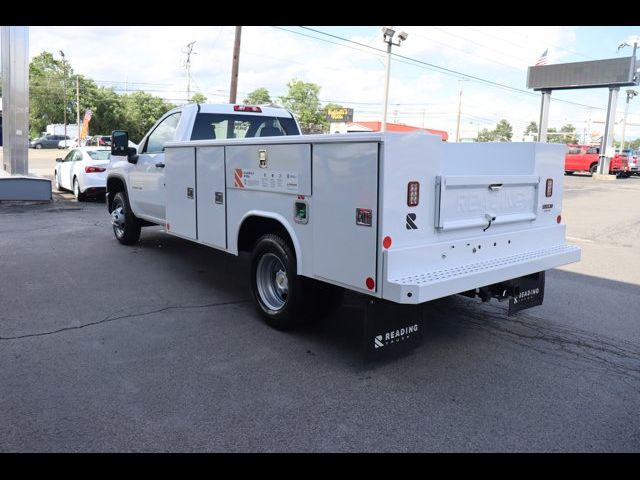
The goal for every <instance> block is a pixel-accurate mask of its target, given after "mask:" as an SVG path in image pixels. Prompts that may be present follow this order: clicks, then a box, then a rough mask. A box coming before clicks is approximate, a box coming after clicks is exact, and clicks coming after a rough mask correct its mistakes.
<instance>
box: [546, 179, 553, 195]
mask: <svg viewBox="0 0 640 480" xmlns="http://www.w3.org/2000/svg"><path fill="white" fill-rule="evenodd" d="M544 195H545V196H546V197H550V196H551V195H553V178H547V188H546V189H545V191H544Z"/></svg>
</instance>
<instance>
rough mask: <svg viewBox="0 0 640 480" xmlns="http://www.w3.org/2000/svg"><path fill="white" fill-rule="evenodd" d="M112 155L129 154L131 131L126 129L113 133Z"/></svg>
mask: <svg viewBox="0 0 640 480" xmlns="http://www.w3.org/2000/svg"><path fill="white" fill-rule="evenodd" d="M111 155H119V156H124V155H127V156H128V155H129V133H128V132H127V131H126V130H114V131H113V132H112V133H111Z"/></svg>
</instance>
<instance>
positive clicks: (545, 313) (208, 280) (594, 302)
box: [136, 228, 640, 377]
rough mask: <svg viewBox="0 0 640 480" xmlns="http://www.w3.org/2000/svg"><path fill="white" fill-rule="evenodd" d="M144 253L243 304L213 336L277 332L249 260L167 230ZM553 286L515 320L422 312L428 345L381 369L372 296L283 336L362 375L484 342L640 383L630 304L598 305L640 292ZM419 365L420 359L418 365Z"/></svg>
mask: <svg viewBox="0 0 640 480" xmlns="http://www.w3.org/2000/svg"><path fill="white" fill-rule="evenodd" d="M136 248H142V249H146V250H150V251H153V253H154V257H156V258H157V261H161V262H163V263H164V264H165V265H166V267H165V268H166V269H167V270H168V271H170V272H171V277H173V278H172V282H175V284H176V285H184V286H185V288H187V286H188V285H194V286H198V287H199V288H200V289H201V290H202V291H204V292H206V291H212V292H215V296H216V297H223V298H229V299H234V300H236V299H237V300H238V301H239V302H241V303H243V305H242V309H243V310H244V311H245V313H246V315H243V316H242V317H238V318H236V319H235V322H237V323H234V324H233V325H229V324H226V323H218V321H216V320H213V319H212V322H211V323H210V325H211V328H213V329H215V328H231V329H234V328H240V329H245V328H248V329H251V330H254V334H255V335H258V336H263V335H265V334H267V335H268V336H271V334H269V333H265V332H267V331H270V329H269V327H267V326H266V325H265V324H264V323H263V321H262V319H261V318H260V316H259V314H258V313H257V312H256V310H255V307H254V305H253V303H252V299H251V295H250V293H249V281H248V272H249V256H248V255H247V254H240V256H239V257H233V256H231V255H228V254H226V253H224V252H221V251H217V250H215V249H212V248H209V247H207V246H203V245H198V244H194V243H192V242H189V241H187V240H183V239H180V238H177V237H174V236H170V235H166V234H164V233H163V232H162V230H161V229H159V228H158V229H145V232H144V233H143V236H142V238H141V240H140V243H139V245H138V246H137V247H136ZM547 282H548V285H549V284H550V285H553V288H548V289H547V294H546V298H545V304H544V305H543V306H541V307H535V308H532V309H530V310H526V311H523V312H519V313H518V314H517V315H514V316H511V317H509V316H508V315H507V309H508V305H507V303H506V302H505V303H498V302H496V301H495V300H492V301H490V302H488V303H481V302H480V301H479V300H478V299H469V298H466V297H462V296H459V295H453V296H450V297H445V298H441V299H437V300H434V301H431V302H428V303H426V304H424V305H423V307H422V312H421V315H422V325H421V329H422V337H423V342H422V344H421V345H420V346H418V347H417V348H415V349H412V350H408V351H406V352H404V353H402V352H400V353H394V354H390V355H389V356H388V357H383V358H381V359H379V360H376V361H373V362H368V361H367V360H366V358H365V349H366V348H365V347H366V345H365V343H364V341H365V318H366V315H365V301H366V300H367V299H368V298H369V297H367V296H365V295H361V294H357V293H352V292H346V294H345V298H344V302H343V304H342V306H341V307H340V308H339V309H338V310H337V311H336V312H335V313H333V314H332V315H330V316H328V317H327V318H324V319H322V320H319V321H316V322H312V323H309V324H307V325H305V326H304V327H302V328H299V329H297V330H294V331H292V332H277V335H285V336H286V337H287V338H288V340H289V341H292V340H293V342H294V344H295V343H297V344H298V347H296V348H300V349H304V350H305V351H306V352H307V353H308V354H309V355H310V357H313V356H321V357H322V359H323V360H322V361H325V362H329V363H336V364H340V365H342V366H343V367H344V366H351V367H352V368H354V369H355V370H356V371H359V370H361V369H362V368H365V369H369V368H374V369H376V368H382V367H383V366H384V365H386V364H388V363H389V362H395V361H398V360H400V361H401V359H403V358H405V357H411V363H413V364H416V365H421V366H424V365H425V364H429V363H430V362H432V361H437V358H436V357H437V355H442V354H443V352H444V351H446V350H448V349H452V348H453V349H463V350H464V349H466V348H469V345H471V344H472V343H474V342H476V341H477V338H478V336H479V335H480V336H483V337H488V338H493V339H494V340H496V339H497V340H498V341H501V342H506V343H508V344H512V345H517V346H519V347H522V346H523V347H527V348H530V349H533V350H536V351H538V352H542V353H545V354H547V353H552V354H564V355H565V356H566V354H567V352H570V353H571V355H572V356H573V357H575V356H577V357H580V358H581V357H584V358H586V359H587V360H588V361H589V362H595V363H598V364H601V365H605V364H607V365H608V366H607V368H609V369H611V368H613V370H616V369H617V370H618V371H620V372H626V373H624V374H625V375H626V374H627V373H628V372H629V371H631V372H633V375H634V376H636V375H637V376H638V377H640V361H639V360H637V359H639V358H640V347H639V346H638V345H637V343H638V338H635V337H634V338H630V339H625V338H624V336H625V332H624V331H620V329H622V330H624V329H627V330H628V329H633V328H634V327H633V326H632V325H631V323H632V321H631V318H630V317H629V316H630V315H631V314H630V313H629V308H628V304H624V303H620V304H618V303H616V300H615V299H613V298H612V299H611V300H608V301H607V305H606V306H603V305H602V302H601V301H600V300H598V299H599V298H602V295H603V292H615V294H616V295H620V296H622V297H623V298H629V296H633V295H634V294H637V289H638V286H637V285H632V284H628V283H623V282H617V281H613V280H608V279H604V278H600V277H591V276H588V275H582V274H577V273H573V272H568V271H564V270H551V271H549V272H548V277H547ZM202 287H204V288H202ZM603 308H604V309H605V310H607V311H609V314H610V315H611V318H618V319H619V322H620V325H619V327H616V329H614V330H612V332H616V333H615V334H616V335H618V337H613V336H610V335H609V334H607V333H603V332H602V331H598V329H597V328H590V327H592V326H594V325H596V324H601V323H602V318H600V317H599V315H600V314H599V313H598V312H599V311H600V310H601V309H603ZM612 309H613V310H612ZM627 317H629V318H628V319H627ZM627 320H629V321H628V322H627ZM227 333H229V332H227ZM636 337H637V335H636ZM370 340H371V339H367V341H370ZM629 340H631V341H629ZM483 342H486V339H485V340H483ZM634 342H635V343H634ZM621 352H623V353H624V354H623V355H621ZM416 357H418V358H420V360H419V361H418V362H417V363H416ZM634 359H635V360H634ZM405 363H406V362H405ZM612 365H613V367H612Z"/></svg>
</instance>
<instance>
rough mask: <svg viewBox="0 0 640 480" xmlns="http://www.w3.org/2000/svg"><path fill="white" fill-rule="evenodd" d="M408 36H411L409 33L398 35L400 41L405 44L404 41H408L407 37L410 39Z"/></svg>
mask: <svg viewBox="0 0 640 480" xmlns="http://www.w3.org/2000/svg"><path fill="white" fill-rule="evenodd" d="M408 36H409V34H408V33H407V32H400V33H399V34H398V39H399V40H400V41H401V42H404V41H405V40H406V39H407V37H408Z"/></svg>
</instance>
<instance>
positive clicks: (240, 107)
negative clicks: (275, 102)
mask: <svg viewBox="0 0 640 480" xmlns="http://www.w3.org/2000/svg"><path fill="white" fill-rule="evenodd" d="M233 110H234V111H236V112H256V113H262V109H261V108H260V107H254V106H252V105H234V106H233Z"/></svg>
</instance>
